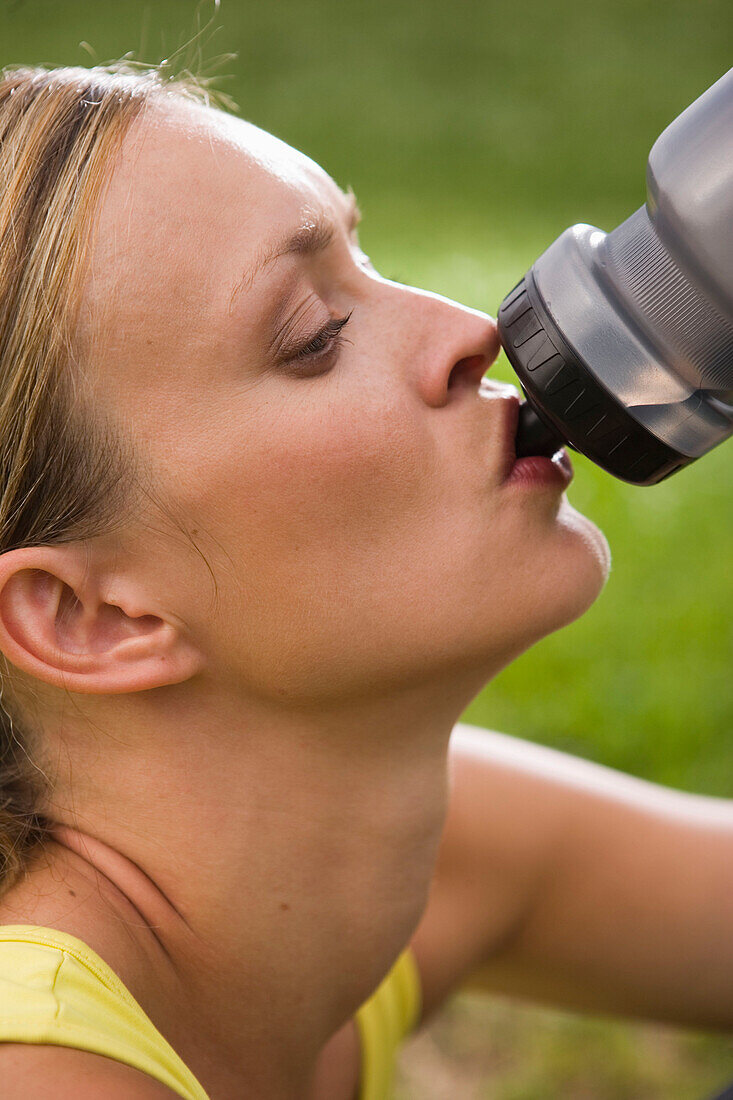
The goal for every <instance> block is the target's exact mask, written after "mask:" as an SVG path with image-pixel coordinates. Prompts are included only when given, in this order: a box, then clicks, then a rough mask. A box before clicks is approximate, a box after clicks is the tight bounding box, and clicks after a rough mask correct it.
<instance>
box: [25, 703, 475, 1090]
mask: <svg viewBox="0 0 733 1100" xmlns="http://www.w3.org/2000/svg"><path fill="white" fill-rule="evenodd" d="M182 686H183V685H182ZM441 688H442V690H441V691H440V692H438V691H437V690H433V691H427V690H424V691H422V692H417V691H411V692H404V693H402V694H401V695H399V696H394V697H392V698H390V699H388V700H386V699H381V700H379V701H374V700H372V701H371V702H365V701H364V700H361V701H360V702H359V704H358V706H357V705H352V706H344V707H340V708H338V709H336V708H333V709H331V710H329V711H323V710H322V711H320V712H319V713H318V714H314V713H311V714H304V713H297V714H296V713H285V712H282V711H280V712H278V713H275V712H274V711H269V712H268V709H267V708H264V707H262V706H259V705H258V706H255V705H252V704H250V705H249V706H248V707H247V708H243V705H242V701H241V699H240V700H237V701H236V705H234V702H233V703H232V705H231V706H230V707H227V706H226V705H225V703H224V702H223V700H222V697H221V694H220V693H219V694H217V696H216V701H215V704H213V703H212V699H211V698H203V697H202V698H201V699H200V701H199V704H198V706H196V707H192V706H191V699H190V698H188V699H186V698H185V692H183V691H181V692H180V693H179V696H178V698H177V699H176V700H175V701H173V700H171V693H170V691H169V693H168V695H167V696H166V697H165V700H164V699H163V697H162V694H161V695H160V696H159V697H156V698H151V697H153V696H156V693H155V692H148V693H140V694H139V695H137V696H135V695H131V696H126V697H124V699H123V700H121V699H120V698H119V697H118V698H117V700H116V703H117V704H118V705H117V706H116V707H115V708H114V710H110V711H109V712H108V715H105V716H104V718H96V719H95V721H96V722H97V724H98V725H99V726H101V728H102V729H103V730H104V732H105V734H109V735H110V736H109V737H108V738H107V737H105V738H104V742H103V747H102V751H101V752H100V743H99V741H98V740H94V741H93V742H92V741H91V740H90V741H89V760H88V761H86V760H83V759H80V758H81V757H82V756H83V752H82V751H79V752H77V751H76V749H77V746H76V745H75V749H74V755H75V760H74V771H73V779H74V782H73V785H70V786H69V785H68V784H69V780H70V777H69V776H66V777H60V783H59V786H58V787H57V792H58V793H57V794H56V796H55V798H54V804H53V806H52V808H51V814H50V816H51V817H52V819H54V820H58V821H59V822H60V828H59V829H58V830H57V831H56V838H57V840H58V841H59V842H60V843H61V844H62V845H63V846H64V850H65V851H66V852H68V850H69V849H71V850H72V851H73V852H74V853H75V854H74V856H73V857H71V858H73V859H76V860H81V861H85V863H86V866H87V869H88V868H89V867H91V869H92V871H93V877H94V882H95V886H97V887H98V886H99V875H102V876H104V887H105V888H104V891H100V892H99V896H100V898H101V896H102V894H103V893H104V895H105V898H106V899H107V901H106V902H105V904H107V905H110V904H111V906H112V909H113V910H114V912H115V915H116V918H117V920H119V918H120V914H122V919H123V921H124V923H126V924H127V925H128V928H127V932H128V933H131V934H132V936H133V938H135V937H137V938H138V940H140V939H142V940H145V941H146V942H145V943H144V944H143V946H144V947H145V949H146V951H145V954H146V957H149V955H150V945H151V944H152V943H153V939H152V937H154V947H153V951H152V953H153V957H154V959H155V964H154V981H153V982H152V983H151V982H150V981H145V982H143V985H144V988H145V994H144V995H145V996H146V997H147V998H148V1005H147V1006H146V1005H145V1004H144V1005H143V1007H145V1008H146V1011H147V1012H148V1015H150V1016H151V1018H152V1019H153V1022H154V1023H155V1024H156V1026H158V1028H159V1030H161V1031H162V1032H163V1034H164V1035H165V1037H166V1038H167V1039H168V1041H169V1042H170V1043H171V1045H172V1046H173V1047H174V1049H175V1050H176V1051H177V1052H178V1054H179V1055H180V1056H181V1058H183V1060H184V1062H186V1064H187V1065H188V1066H189V1068H190V1069H191V1070H192V1072H193V1073H194V1074H195V1075H196V1076H198V1077H199V1079H200V1080H201V1081H202V1084H204V1087H206V1088H207V1089H208V1090H209V1091H219V1092H221V1093H222V1094H223V1095H227V1094H231V1095H236V1094H237V1088H239V1089H241V1083H242V1081H247V1082H250V1083H251V1087H252V1088H253V1089H254V1093H255V1094H257V1095H260V1094H262V1095H268V1096H270V1097H273V1098H276V1097H277V1098H280V1097H282V1098H283V1100H285V1098H291V1097H295V1096H302V1095H304V1082H307V1081H309V1080H310V1079H311V1077H312V1074H313V1071H314V1066H315V1064H316V1061H317V1058H318V1054H319V1052H320V1051H321V1050H322V1048H323V1046H324V1045H325V1043H326V1042H327V1041H328V1040H329V1038H330V1037H331V1036H333V1035H334V1034H335V1033H336V1032H337V1031H338V1030H339V1028H341V1027H342V1026H343V1025H344V1024H345V1023H346V1022H347V1021H348V1020H349V1019H350V1018H351V1017H352V1016H353V1014H354V1012H355V1011H356V1010H357V1009H358V1008H359V1006H360V1005H361V1004H362V1003H363V1002H364V1000H366V999H367V998H368V996H369V995H370V994H371V993H372V992H373V990H374V989H375V988H376V986H377V985H378V984H379V982H380V981H381V979H382V977H383V976H384V975H385V973H386V972H387V970H388V969H389V968H390V966H391V965H392V963H393V962H394V961H395V959H396V957H397V956H398V954H399V953H400V951H401V950H402V949H403V948H404V947H405V945H406V944H407V942H408V941H409V938H410V936H411V934H412V932H413V931H414V929H415V927H416V926H417V923H418V921H419V918H420V916H421V914H422V911H423V909H424V907H425V904H426V900H427V894H428V888H429V883H430V878H431V873H432V869H433V864H434V861H435V856H436V852H437V846H438V842H439V838H440V833H441V830H442V826H443V822H444V819H445V813H446V809H447V782H446V774H447V768H446V759H447V748H448V740H449V736H450V732H451V729H452V727H453V725H454V723H455V721H456V720H457V718H458V717H459V715H460V712H461V710H462V709H463V707H464V706H465V704H466V702H467V697H466V695H465V693H463V694H462V695H461V696H460V698H459V697H458V695H457V693H455V694H453V695H452V697H450V698H449V697H448V696H449V695H450V694H451V693H449V692H446V690H445V684H443V685H441ZM204 694H206V693H204ZM146 696H147V698H146ZM469 697H470V696H469ZM120 702H122V706H120V705H119V703H120ZM164 702H165V705H163V703H164ZM178 703H180V706H178V705H177V704H178ZM151 704H152V711H153V712H151ZM143 708H144V709H145V714H144V715H143V714H142V710H143ZM65 733H67V734H68V730H65ZM80 743H81V739H80ZM92 750H93V751H92ZM80 776H83V777H84V779H83V780H81V779H79V777H80ZM120 776H124V777H125V779H124V783H122V782H121V781H120V779H119V777H120ZM64 791H66V792H69V791H73V797H72V795H71V793H68V794H67V796H66V797H63V796H61V792H64ZM61 806H64V807H67V806H68V807H71V806H73V807H74V809H75V813H74V814H73V815H72V814H71V813H70V812H69V811H68V809H61ZM67 900H68V899H67ZM38 923H40V922H38ZM67 930H70V929H67ZM90 946H93V945H90ZM141 981H142V979H141ZM133 994H135V990H133ZM138 999H140V998H139V997H138ZM182 1005H183V1006H190V1008H191V1014H190V1016H189V1015H188V1014H187V1010H186V1008H185V1007H183V1008H182V1007H181V1006H182ZM202 1021H206V1023H205V1025H202Z"/></svg>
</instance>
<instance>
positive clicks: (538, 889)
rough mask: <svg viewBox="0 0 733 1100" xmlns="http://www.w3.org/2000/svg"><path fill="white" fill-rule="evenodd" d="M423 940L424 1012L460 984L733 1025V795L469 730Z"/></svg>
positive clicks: (457, 750)
mask: <svg viewBox="0 0 733 1100" xmlns="http://www.w3.org/2000/svg"><path fill="white" fill-rule="evenodd" d="M450 768H451V799H450V805H449V812H448V817H447V820H446V826H445V830H444V834H443V838H442V841H441V846H440V850H439V855H438V862H437V866H436V872H435V877H434V881H433V888H432V891H431V897H430V902H429V904H428V908H427V910H426V912H425V914H424V916H423V920H422V921H421V924H420V926H419V927H418V929H417V932H416V933H415V937H414V940H413V946H414V949H415V953H416V956H417V958H418V964H419V965H420V969H421V973H422V975H423V985H424V1000H425V1010H426V1012H425V1014H426V1015H429V1014H430V1012H431V1011H432V1010H434V1008H435V1007H437V1006H438V1004H440V1003H441V1001H442V1000H443V999H444V998H445V997H446V996H447V995H448V994H449V993H450V992H451V991H452V990H453V989H454V988H456V987H457V986H458V985H460V984H461V983H463V984H464V985H465V986H466V987H468V988H474V989H484V990H487V991H492V992H505V993H511V994H517V995H521V996H526V997H528V998H530V999H533V1000H536V1001H541V1002H546V1003H550V1004H555V1005H562V1006H566V1007H568V1008H576V1009H586V1010H591V1011H598V1012H611V1013H618V1014H621V1015H634V1016H644V1017H649V1018H653V1019H657V1020H667V1021H672V1022H676V1023H683V1024H690V1025H694V1026H701V1027H714V1028H731V1027H733V802H730V801H727V800H724V799H715V798H707V797H704V796H697V795H689V794H683V793H680V792H676V791H672V790H669V789H667V788H663V787H659V786H657V785H655V784H652V783H646V782H644V781H642V780H638V779H633V778H631V777H628V776H625V775H623V774H621V773H619V772H614V771H612V770H611V769H608V768H603V767H600V766H598V765H594V764H590V763H587V762H585V761H581V760H578V759H576V758H574V757H571V756H568V755H566V754H564V753H559V752H555V751H554V750H551V749H545V748H542V747H539V746H536V745H533V744H530V743H528V742H524V741H520V740H518V739H516V738H512V737H507V736H506V735H503V734H497V733H491V732H489V731H485V730H479V729H475V728H473V727H468V726H457V727H456V729H455V731H454V733H453V736H452V738H451V749H450Z"/></svg>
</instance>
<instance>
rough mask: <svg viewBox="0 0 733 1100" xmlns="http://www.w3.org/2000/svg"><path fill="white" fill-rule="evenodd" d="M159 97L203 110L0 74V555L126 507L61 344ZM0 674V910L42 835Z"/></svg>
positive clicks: (91, 77)
mask: <svg viewBox="0 0 733 1100" xmlns="http://www.w3.org/2000/svg"><path fill="white" fill-rule="evenodd" d="M161 94H166V95H181V96H184V97H186V98H194V99H196V100H198V101H199V102H201V101H203V102H204V103H205V104H207V105H208V104H209V95H210V94H209V92H208V91H207V90H206V88H205V87H204V86H203V85H202V84H199V83H197V81H196V80H195V78H193V77H191V75H190V74H188V73H187V74H185V76H184V77H181V76H169V75H167V74H165V73H164V71H163V69H162V67H161V66H157V67H147V66H140V65H137V64H135V63H132V64H129V65H128V64H125V63H124V62H123V63H117V64H116V65H113V66H96V67H94V68H91V69H82V68H68V69H45V68H37V67H34V68H28V67H13V68H9V69H5V70H2V71H0V553H5V552H7V551H9V550H12V549H15V548H18V547H25V546H39V545H49V544H57V543H63V542H68V541H72V540H79V539H88V538H92V537H94V536H98V535H100V534H102V533H104V532H107V531H109V530H111V529H113V528H114V527H115V526H116V525H118V524H119V523H120V522H121V520H123V519H124V517H125V515H126V514H127V510H128V509H129V508H130V507H131V505H132V504H133V503H134V499H135V495H134V485H135V459H134V455H133V454H132V453H131V452H130V449H129V448H128V447H127V446H126V445H125V443H124V441H123V440H121V439H120V438H119V437H118V436H117V434H116V433H114V432H113V431H112V430H111V429H110V427H109V425H107V424H105V423H103V422H102V421H101V419H100V418H99V417H97V416H95V414H94V410H93V409H92V408H91V407H90V403H89V402H87V401H84V400H83V399H82V396H81V395H82V393H83V386H82V385H81V381H82V376H81V371H80V369H79V364H78V362H77V360H76V359H75V355H74V331H75V324H76V321H77V318H78V312H79V305H80V297H81V292H82V287H83V283H84V279H85V274H86V271H87V262H86V261H87V256H88V253H89V248H90V244H91V233H92V227H93V216H94V212H95V209H96V207H97V205H98V203H99V199H100V195H101V193H102V190H103V188H104V185H105V182H106V180H107V179H108V178H109V172H110V170H111V168H112V166H113V162H114V159H115V155H116V153H117V152H118V150H119V147H120V144H121V141H122V139H123V137H124V135H125V134H126V133H127V131H128V130H129V128H130V125H131V123H132V122H133V120H134V119H135V118H137V117H138V116H139V115H140V113H141V112H142V111H143V110H144V109H145V108H146V106H147V105H148V103H149V102H150V100H151V98H152V97H154V96H158V95H161ZM3 664H4V670H2V671H0V677H1V680H0V897H2V895H3V894H4V893H6V892H7V891H8V890H9V889H10V888H11V886H12V885H13V884H14V883H15V882H16V881H17V880H18V879H19V877H20V876H21V874H22V873H23V871H24V869H25V867H26V866H27V865H28V863H29V862H30V859H31V856H32V855H33V854H34V853H35V852H37V851H38V849H39V846H41V845H42V843H43V841H44V840H45V839H47V837H48V829H49V823H48V822H47V821H46V820H44V819H43V818H42V816H41V815H40V814H39V812H38V807H39V806H40V805H41V804H42V799H43V798H44V797H45V796H46V795H47V793H48V780H47V779H46V777H45V775H44V773H43V772H42V770H41V769H40V768H39V767H38V766H37V764H36V763H35V762H34V760H33V759H32V757H31V753H30V745H29V739H30V733H31V730H30V728H26V730H24V729H23V724H24V721H27V720H26V719H24V717H23V714H22V713H21V708H19V706H18V703H17V696H16V695H15V694H14V692H13V690H12V689H13V678H12V675H11V671H10V668H9V665H8V662H7V660H5V659H3ZM27 725H28V727H29V723H27Z"/></svg>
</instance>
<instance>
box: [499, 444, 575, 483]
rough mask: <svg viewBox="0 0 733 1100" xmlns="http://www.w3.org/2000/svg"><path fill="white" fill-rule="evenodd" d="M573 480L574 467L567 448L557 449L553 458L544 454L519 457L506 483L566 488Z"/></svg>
mask: <svg viewBox="0 0 733 1100" xmlns="http://www.w3.org/2000/svg"><path fill="white" fill-rule="evenodd" d="M572 480H573V467H572V465H571V463H570V459H569V458H568V453H567V451H566V450H564V449H562V450H560V451H557V452H556V453H555V454H554V455H553V456H552V458H545V457H544V455H528V456H527V457H526V458H518V459H517V460H516V462H515V463H514V465H513V466H512V468H511V470H510V471H509V476H508V478H507V479H506V484H507V485H509V484H514V485H536V486H540V485H549V486H553V487H555V488H561V489H565V488H567V486H568V485H569V484H570V482H571V481H572Z"/></svg>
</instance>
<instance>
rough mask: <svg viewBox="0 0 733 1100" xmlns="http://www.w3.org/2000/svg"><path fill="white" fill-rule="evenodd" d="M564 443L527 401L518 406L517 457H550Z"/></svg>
mask: <svg viewBox="0 0 733 1100" xmlns="http://www.w3.org/2000/svg"><path fill="white" fill-rule="evenodd" d="M564 445H565V440H564V439H563V438H562V436H561V435H559V434H558V432H557V431H556V430H555V429H554V428H550V427H549V426H548V425H547V424H546V423H545V421H544V420H542V418H541V417H540V416H538V414H537V412H536V410H535V409H534V408H533V406H532V405H531V404H530V403H529V401H523V402H522V404H521V405H520V406H519V423H518V424H517V434H516V438H515V449H516V454H517V458H524V457H526V456H527V455H546V456H547V457H548V458H552V456H553V455H554V454H555V452H556V451H559V450H560V448H561V447H563V446H564Z"/></svg>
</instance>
